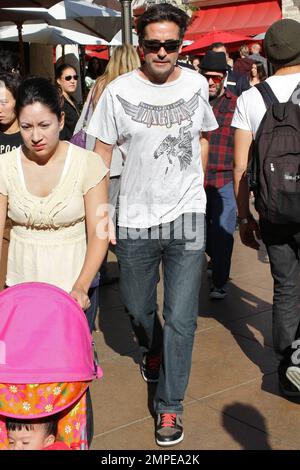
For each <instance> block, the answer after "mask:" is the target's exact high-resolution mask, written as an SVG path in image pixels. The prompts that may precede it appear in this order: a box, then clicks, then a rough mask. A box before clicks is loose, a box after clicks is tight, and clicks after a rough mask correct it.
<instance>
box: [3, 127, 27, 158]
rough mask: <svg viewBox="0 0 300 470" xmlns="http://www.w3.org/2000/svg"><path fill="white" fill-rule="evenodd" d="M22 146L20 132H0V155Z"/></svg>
mask: <svg viewBox="0 0 300 470" xmlns="http://www.w3.org/2000/svg"><path fill="white" fill-rule="evenodd" d="M22 144H23V141H22V137H21V134H20V132H16V133H15V134H4V133H3V132H1V131H0V155H2V154H3V153H7V152H10V151H11V150H14V149H15V148H17V147H19V146H20V145H22Z"/></svg>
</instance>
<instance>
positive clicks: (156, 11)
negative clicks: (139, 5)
mask: <svg viewBox="0 0 300 470" xmlns="http://www.w3.org/2000/svg"><path fill="white" fill-rule="evenodd" d="M162 21H172V22H173V23H175V24H177V26H178V27H179V31H180V33H179V39H180V41H182V39H183V36H184V33H185V31H186V28H187V27H188V24H189V21H190V19H189V17H188V15H187V14H186V13H185V12H184V11H183V10H180V8H177V7H175V6H174V5H171V4H170V3H159V4H158V5H153V6H151V7H150V8H148V9H147V10H146V11H145V12H144V13H143V14H142V15H141V16H140V17H139V19H138V21H137V33H138V36H139V41H140V42H141V41H142V39H143V37H144V30H145V28H146V26H148V24H150V23H161V22H162Z"/></svg>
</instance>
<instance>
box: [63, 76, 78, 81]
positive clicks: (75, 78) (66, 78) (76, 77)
mask: <svg viewBox="0 0 300 470" xmlns="http://www.w3.org/2000/svg"><path fill="white" fill-rule="evenodd" d="M72 78H73V79H74V80H78V75H67V76H66V77H65V80H66V82H69V81H70V80H72Z"/></svg>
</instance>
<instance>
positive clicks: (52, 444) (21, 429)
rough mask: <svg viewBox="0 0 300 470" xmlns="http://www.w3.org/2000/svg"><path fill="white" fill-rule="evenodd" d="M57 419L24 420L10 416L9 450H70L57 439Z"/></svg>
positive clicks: (8, 428) (8, 430)
mask: <svg viewBox="0 0 300 470" xmlns="http://www.w3.org/2000/svg"><path fill="white" fill-rule="evenodd" d="M57 423H58V421H57V419H53V418H52V419H49V418H46V419H36V420H24V421H20V420H18V419H11V418H8V419H7V420H6V423H5V425H6V431H7V435H8V446H9V450H43V449H44V450H70V448H69V447H68V446H67V445H66V444H65V443H64V442H62V441H57V440H56V435H57Z"/></svg>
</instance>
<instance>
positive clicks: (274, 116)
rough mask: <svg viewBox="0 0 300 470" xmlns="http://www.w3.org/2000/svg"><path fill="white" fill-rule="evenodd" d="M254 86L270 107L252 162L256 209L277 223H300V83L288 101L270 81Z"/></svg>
mask: <svg viewBox="0 0 300 470" xmlns="http://www.w3.org/2000/svg"><path fill="white" fill-rule="evenodd" d="M255 86H256V87H257V89H258V90H259V91H260V93H261V95H262V97H263V99H264V102H265V105H266V108H267V110H266V113H265V115H264V117H263V119H262V121H261V123H260V125H259V128H258V131H257V134H256V138H255V141H254V142H253V146H252V159H251V161H250V171H249V184H250V189H252V190H253V192H254V195H255V208H256V210H257V212H258V213H259V215H260V216H261V218H263V219H267V220H268V221H270V222H272V223H274V224H289V223H300V106H299V102H300V83H299V84H298V85H297V87H296V89H295V90H294V92H293V93H292V95H291V97H290V99H289V100H288V101H287V102H286V103H279V101H278V99H277V98H276V96H275V94H274V93H273V91H272V89H271V87H270V86H269V84H268V83H267V82H261V83H259V84H257V85H255Z"/></svg>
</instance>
